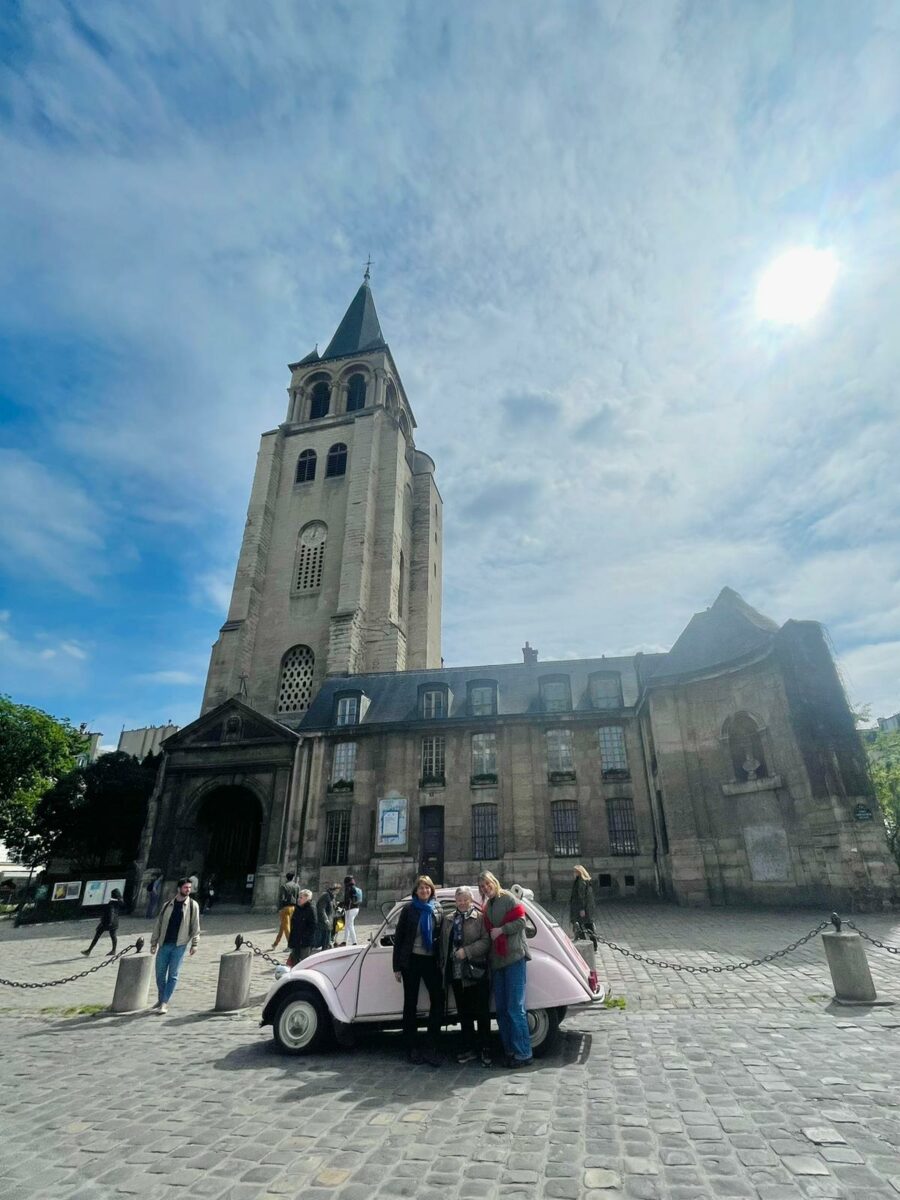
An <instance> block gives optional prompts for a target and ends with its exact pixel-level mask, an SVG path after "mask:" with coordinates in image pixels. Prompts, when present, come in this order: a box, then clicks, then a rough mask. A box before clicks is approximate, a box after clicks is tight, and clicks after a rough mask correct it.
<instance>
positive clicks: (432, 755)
mask: <svg viewBox="0 0 900 1200" xmlns="http://www.w3.org/2000/svg"><path fill="white" fill-rule="evenodd" d="M443 783H444V739H443V738H442V737H426V738H422V779H421V784H422V786H423V787H425V786H427V785H428V784H443Z"/></svg>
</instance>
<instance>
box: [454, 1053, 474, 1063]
mask: <svg viewBox="0 0 900 1200" xmlns="http://www.w3.org/2000/svg"><path fill="white" fill-rule="evenodd" d="M477 1057H478V1055H477V1054H476V1053H475V1051H474V1050H463V1052H462V1054H457V1056H456V1061H457V1062H458V1063H469V1062H474V1061H475V1059H476V1058H477Z"/></svg>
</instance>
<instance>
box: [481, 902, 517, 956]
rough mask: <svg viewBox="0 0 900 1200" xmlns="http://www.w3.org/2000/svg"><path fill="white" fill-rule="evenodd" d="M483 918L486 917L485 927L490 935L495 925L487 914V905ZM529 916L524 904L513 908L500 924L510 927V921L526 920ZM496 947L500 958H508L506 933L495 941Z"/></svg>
mask: <svg viewBox="0 0 900 1200" xmlns="http://www.w3.org/2000/svg"><path fill="white" fill-rule="evenodd" d="M483 916H484V927H485V929H486V930H487V931H488V933H490V932H491V930H492V929H493V928H494V925H493V922H492V921H491V918H490V917H489V916H488V914H487V904H485V906H484V912H483ZM527 916H528V913H527V912H526V911H525V906H524V905H522V904H516V905H515V906H514V907H513V908H511V909H510V910H509V912H508V913H507V914H506V916H505V917H504V918H503V920H502V921H501V922H500V924H501V925H508V924H509V922H510V921H518V920H519V919H520V918H522V919H524V918H525V917H527ZM494 946H495V947H496V948H497V953H498V954H499V955H500V957H501V958H506V951H507V950H508V949H509V947H508V945H507V942H506V934H505V933H501V934H500V936H499V937H498V938H495V939H494Z"/></svg>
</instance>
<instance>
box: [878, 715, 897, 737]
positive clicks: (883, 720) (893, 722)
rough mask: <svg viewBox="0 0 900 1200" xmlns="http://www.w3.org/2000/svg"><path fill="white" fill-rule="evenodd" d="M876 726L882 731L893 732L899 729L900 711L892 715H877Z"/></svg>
mask: <svg viewBox="0 0 900 1200" xmlns="http://www.w3.org/2000/svg"><path fill="white" fill-rule="evenodd" d="M878 728H879V730H880V731H881V732H882V733H894V732H895V731H896V730H898V729H900V713H894V715H893V716H892V717H879V718H878Z"/></svg>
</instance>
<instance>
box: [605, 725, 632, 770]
mask: <svg viewBox="0 0 900 1200" xmlns="http://www.w3.org/2000/svg"><path fill="white" fill-rule="evenodd" d="M600 769H601V772H602V775H603V778H604V779H627V778H628V776H629V770H628V753H627V751H626V749H625V730H624V729H623V728H622V726H621V725H603V726H602V727H601V729H600Z"/></svg>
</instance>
